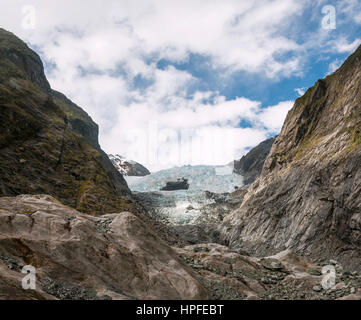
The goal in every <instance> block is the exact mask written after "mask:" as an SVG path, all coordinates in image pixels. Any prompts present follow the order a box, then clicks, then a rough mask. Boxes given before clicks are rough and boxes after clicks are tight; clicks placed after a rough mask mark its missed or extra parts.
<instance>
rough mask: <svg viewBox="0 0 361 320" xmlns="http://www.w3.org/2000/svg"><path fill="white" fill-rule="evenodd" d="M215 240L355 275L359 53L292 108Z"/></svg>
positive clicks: (360, 173)
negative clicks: (333, 265)
mask: <svg viewBox="0 0 361 320" xmlns="http://www.w3.org/2000/svg"><path fill="white" fill-rule="evenodd" d="M222 232H223V234H224V237H225V238H226V240H227V241H228V242H229V244H230V245H231V247H233V248H236V247H240V248H243V249H246V250H248V251H250V252H251V253H254V254H257V255H262V254H270V253H275V252H278V251H281V250H284V249H286V248H291V249H293V250H294V251H296V252H298V253H300V254H302V255H305V256H309V257H311V258H313V259H315V260H316V259H317V260H325V259H327V258H331V257H332V258H337V259H339V260H340V261H342V262H343V264H344V265H346V266H347V267H348V268H356V269H359V270H360V269H361V264H360V261H361V260H360V259H361V47H359V48H358V49H357V51H356V52H355V53H354V54H353V55H351V56H350V57H349V58H348V59H347V60H346V61H345V63H344V64H343V65H342V67H341V68H339V69H338V70H337V71H336V72H335V73H334V74H332V75H330V76H327V77H326V78H325V79H323V80H319V81H317V83H316V84H315V85H314V86H313V87H312V88H310V89H309V90H308V91H307V92H306V93H305V95H304V96H303V97H301V98H299V99H297V100H296V102H295V105H294V107H293V108H292V109H291V110H290V111H289V113H288V115H287V118H286V120H285V123H284V125H283V128H282V131H281V133H280V135H279V136H278V137H277V139H276V141H275V142H274V144H273V146H272V149H271V152H270V154H269V156H268V157H267V160H266V161H265V164H264V167H263V170H262V173H261V176H260V177H259V178H258V179H257V180H256V181H255V182H254V183H253V184H252V185H251V186H250V188H249V189H248V193H247V194H246V195H245V198H244V202H243V203H242V205H241V206H240V208H238V209H236V210H235V211H234V212H232V214H231V215H229V216H228V217H226V219H225V222H224V224H223V228H222Z"/></svg>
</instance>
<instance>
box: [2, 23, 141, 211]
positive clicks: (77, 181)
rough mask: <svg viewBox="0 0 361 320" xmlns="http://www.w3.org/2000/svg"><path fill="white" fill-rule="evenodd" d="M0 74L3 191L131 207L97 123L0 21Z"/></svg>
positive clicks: (91, 206) (98, 207)
mask: <svg viewBox="0 0 361 320" xmlns="http://www.w3.org/2000/svg"><path fill="white" fill-rule="evenodd" d="M0 80H1V83H0V125H1V127H2V128H3V129H2V130H1V133H0V154H1V162H0V196H15V195H19V194H29V193H30V194H38V193H42V194H50V195H53V196H55V197H56V198H57V199H59V200H61V201H62V202H63V203H65V204H67V205H70V206H72V207H74V208H77V209H78V210H80V211H83V212H91V213H97V212H104V211H106V212H119V211H122V210H132V209H133V207H134V206H135V205H133V204H132V200H131V199H130V198H129V195H130V191H129V189H128V187H127V184H126V182H125V180H124V179H123V177H122V175H121V174H120V173H119V172H118V171H117V170H116V169H115V168H114V166H113V165H112V163H111V162H110V160H109V159H108V157H107V155H106V154H105V153H104V152H103V151H102V150H101V148H100V147H99V144H98V126H97V125H96V124H95V123H94V122H93V121H92V119H91V118H90V117H89V116H88V115H87V114H86V112H84V111H83V110H82V109H81V108H80V107H78V106H77V105H75V104H74V103H72V102H71V101H70V100H69V99H67V98H66V97H65V96H64V95H62V94H61V93H58V92H56V91H53V90H52V89H51V88H50V86H49V83H48V81H47V80H46V78H45V75H44V69H43V64H42V62H41V60H40V58H39V57H38V55H37V54H36V53H35V52H33V51H32V50H30V49H29V48H28V47H27V45H26V44H25V43H24V42H22V41H21V40H20V39H18V38H17V37H15V36H14V35H13V34H11V33H9V32H7V31H5V30H3V29H0Z"/></svg>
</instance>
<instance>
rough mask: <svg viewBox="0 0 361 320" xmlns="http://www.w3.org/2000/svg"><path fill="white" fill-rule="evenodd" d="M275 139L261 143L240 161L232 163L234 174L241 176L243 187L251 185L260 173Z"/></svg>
mask: <svg viewBox="0 0 361 320" xmlns="http://www.w3.org/2000/svg"><path fill="white" fill-rule="evenodd" d="M275 140H276V137H273V138H270V139H267V140H266V141H263V142H261V143H260V144H259V145H258V146H256V147H254V148H253V149H251V150H250V151H249V152H248V153H247V154H246V155H245V156H243V157H242V158H241V159H240V160H235V161H234V163H233V167H234V172H235V173H237V174H240V175H241V176H243V179H244V180H243V182H244V184H245V185H248V184H251V183H252V182H254V180H256V179H257V178H258V176H259V175H260V174H261V172H262V168H263V164H264V162H265V160H266V158H267V156H268V154H269V152H270V150H271V148H272V145H273V143H274V142H275Z"/></svg>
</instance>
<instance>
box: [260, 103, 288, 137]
mask: <svg viewBox="0 0 361 320" xmlns="http://www.w3.org/2000/svg"><path fill="white" fill-rule="evenodd" d="M293 103H294V101H282V102H280V103H278V104H277V105H275V106H271V107H268V108H265V109H263V110H262V111H261V112H260V113H259V114H258V116H257V118H256V120H257V121H259V122H260V123H262V124H263V125H264V126H265V127H266V128H267V130H268V131H271V132H279V131H281V129H282V125H283V122H284V121H285V119H286V116H287V113H288V111H289V110H290V109H291V108H292V106H293Z"/></svg>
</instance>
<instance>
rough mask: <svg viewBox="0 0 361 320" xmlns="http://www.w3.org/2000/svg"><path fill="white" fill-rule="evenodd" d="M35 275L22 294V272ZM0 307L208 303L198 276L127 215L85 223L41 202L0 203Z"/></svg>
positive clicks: (55, 205) (90, 219)
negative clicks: (34, 302)
mask: <svg viewBox="0 0 361 320" xmlns="http://www.w3.org/2000/svg"><path fill="white" fill-rule="evenodd" d="M24 265H32V266H34V267H35V268H36V271H37V290H36V291H33V290H23V289H22V287H21V279H22V277H24V274H22V273H20V270H21V268H22V266H24ZM0 271H1V272H0V299H111V298H112V299H207V298H208V294H207V291H206V290H205V289H204V287H203V286H202V285H201V284H200V282H199V281H198V280H197V279H196V277H197V275H196V273H195V272H194V271H192V269H191V268H190V267H188V266H187V265H186V264H185V262H183V261H182V260H181V259H180V258H179V257H178V255H177V253H176V252H175V251H174V250H173V249H172V248H171V247H169V246H168V245H167V244H166V243H165V242H163V241H162V240H161V239H160V238H158V237H157V235H155V233H153V232H152V231H151V230H150V229H149V226H147V225H146V224H144V222H142V221H141V220H140V219H139V218H137V217H136V216H134V215H133V214H131V213H128V212H123V213H120V214H107V215H103V216H100V217H93V216H90V215H84V214H81V213H79V212H78V211H76V210H74V209H72V208H69V207H66V206H64V205H62V204H61V203H59V202H58V201H57V200H55V199H54V198H52V197H50V196H47V195H40V196H37V195H35V196H30V195H22V196H18V197H15V198H0Z"/></svg>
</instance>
